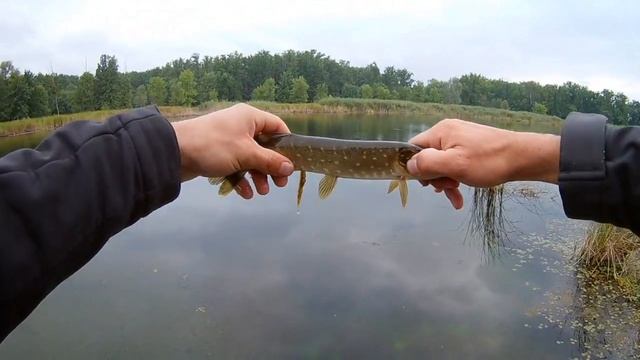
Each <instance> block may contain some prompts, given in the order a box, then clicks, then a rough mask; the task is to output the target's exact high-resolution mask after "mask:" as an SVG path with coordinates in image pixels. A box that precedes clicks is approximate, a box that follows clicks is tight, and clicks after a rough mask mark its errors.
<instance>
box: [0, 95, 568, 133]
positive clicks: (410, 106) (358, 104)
mask: <svg viewBox="0 0 640 360" xmlns="http://www.w3.org/2000/svg"><path fill="white" fill-rule="evenodd" d="M233 104H235V103H234V102H224V101H223V102H209V103H205V104H202V105H200V106H198V107H192V108H191V107H182V106H161V107H160V111H161V112H162V113H163V114H164V115H165V116H167V117H168V118H170V119H176V118H183V117H188V116H196V115H199V114H204V113H207V112H210V111H215V110H219V109H223V108H226V107H229V106H231V105H233ZM249 104H251V105H253V106H255V107H257V108H259V109H262V110H265V111H269V112H273V113H276V114H429V115H437V116H441V117H442V118H447V117H454V118H459V119H464V120H472V121H476V122H486V121H496V120H505V121H521V122H526V123H528V124H531V123H532V122H551V123H557V124H558V127H559V124H560V119H559V118H557V117H555V116H549V115H540V114H535V113H530V112H524V111H509V110H503V109H494V108H486V107H480V106H469V105H450V104H433V103H416V102H411V101H400V100H377V99H340V98H327V99H323V100H320V101H318V102H314V103H300V104H285V103H276V102H268V101H250V102H249ZM124 111H127V109H117V110H98V111H90V112H81V113H74V114H63V115H52V116H45V117H40V118H29V119H20V120H13V121H7V122H0V137H7V136H18V135H24V134H31V133H35V132H40V131H51V130H54V129H56V128H58V127H60V126H62V125H64V124H66V123H68V122H72V121H76V120H82V119H85V120H86V119H89V120H97V121H101V120H104V119H106V118H108V117H110V116H112V115H115V114H118V113H121V112H124Z"/></svg>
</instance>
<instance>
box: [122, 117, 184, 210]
mask: <svg viewBox="0 0 640 360" xmlns="http://www.w3.org/2000/svg"><path fill="white" fill-rule="evenodd" d="M119 119H120V121H121V122H122V124H123V127H124V129H125V130H126V131H127V132H128V133H129V134H130V138H131V140H132V142H133V145H134V147H135V149H136V155H137V158H138V166H139V167H140V170H141V171H140V174H141V178H140V182H141V189H142V191H141V192H140V193H139V194H138V199H136V208H137V211H136V212H137V213H138V215H140V216H146V215H148V214H149V213H150V212H152V211H154V210H155V209H157V208H159V207H161V206H163V205H165V204H167V203H169V202H171V201H173V200H174V199H175V198H176V197H177V196H178V194H179V193H180V185H181V178H180V148H179V147H178V140H177V139H176V134H175V131H174V129H173V126H171V124H170V123H169V121H168V120H167V119H166V118H165V117H164V116H163V115H162V114H161V113H160V111H159V110H158V108H157V107H156V106H154V105H151V106H147V107H144V108H140V109H136V110H133V111H130V112H128V113H125V114H122V115H119Z"/></svg>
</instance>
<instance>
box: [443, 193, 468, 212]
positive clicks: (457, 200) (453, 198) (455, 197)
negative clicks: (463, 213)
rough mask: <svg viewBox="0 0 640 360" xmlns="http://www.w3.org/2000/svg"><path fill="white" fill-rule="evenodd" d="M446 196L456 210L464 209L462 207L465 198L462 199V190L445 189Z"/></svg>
mask: <svg viewBox="0 0 640 360" xmlns="http://www.w3.org/2000/svg"><path fill="white" fill-rule="evenodd" d="M444 194H445V195H446V196H447V199H449V201H450V202H451V205H453V208H454V209H456V210H460V209H462V206H463V205H464V198H463V197H462V193H461V192H460V189H458V188H454V189H444Z"/></svg>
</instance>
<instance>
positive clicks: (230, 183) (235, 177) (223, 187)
mask: <svg viewBox="0 0 640 360" xmlns="http://www.w3.org/2000/svg"><path fill="white" fill-rule="evenodd" d="M245 173H246V171H239V172H236V173H233V174H231V175H229V176H226V177H210V178H209V183H210V184H211V185H220V188H219V189H218V195H220V196H227V195H229V194H230V193H231V192H232V191H233V189H235V187H236V186H237V185H238V183H240V180H242V179H243V178H244V174H245Z"/></svg>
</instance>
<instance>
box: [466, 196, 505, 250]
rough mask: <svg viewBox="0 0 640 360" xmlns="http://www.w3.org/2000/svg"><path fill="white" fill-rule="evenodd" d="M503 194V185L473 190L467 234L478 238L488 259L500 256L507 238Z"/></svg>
mask: <svg viewBox="0 0 640 360" xmlns="http://www.w3.org/2000/svg"><path fill="white" fill-rule="evenodd" d="M503 196H504V185H499V186H495V187H490V188H476V189H475V190H474V191H473V202H472V203H471V217H470V219H469V225H468V228H467V235H475V236H478V237H479V238H480V241H481V247H482V251H483V255H484V256H485V257H486V258H487V259H489V260H495V259H496V258H498V257H499V256H500V249H501V248H502V247H504V244H505V242H506V241H507V240H508V233H507V225H506V224H507V221H506V220H505V214H504V198H503Z"/></svg>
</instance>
